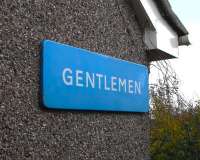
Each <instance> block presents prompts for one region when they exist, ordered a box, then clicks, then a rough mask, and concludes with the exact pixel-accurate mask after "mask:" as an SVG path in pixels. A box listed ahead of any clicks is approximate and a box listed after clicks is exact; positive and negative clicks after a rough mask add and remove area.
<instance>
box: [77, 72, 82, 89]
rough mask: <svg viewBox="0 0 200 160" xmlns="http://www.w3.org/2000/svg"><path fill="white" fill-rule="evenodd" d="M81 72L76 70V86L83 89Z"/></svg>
mask: <svg viewBox="0 0 200 160" xmlns="http://www.w3.org/2000/svg"><path fill="white" fill-rule="evenodd" d="M82 81H83V71H81V70H76V86H78V87H83V83H82Z"/></svg>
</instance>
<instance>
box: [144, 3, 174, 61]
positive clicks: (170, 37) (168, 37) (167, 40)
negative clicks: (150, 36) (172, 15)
mask: <svg viewBox="0 0 200 160" xmlns="http://www.w3.org/2000/svg"><path fill="white" fill-rule="evenodd" d="M140 1H141V3H142V5H143V7H144V9H145V11H146V13H147V14H148V17H149V18H150V20H151V22H152V24H153V26H154V27H155V29H156V39H157V49H159V50H162V51H164V52H166V53H168V54H170V55H172V56H174V57H177V56H178V35H177V33H176V32H175V31H174V30H173V29H172V27H170V25H169V24H168V23H167V22H166V20H165V19H164V18H163V17H162V16H161V14H160V12H159V10H158V8H157V6H156V4H155V2H154V1H153V0H140Z"/></svg>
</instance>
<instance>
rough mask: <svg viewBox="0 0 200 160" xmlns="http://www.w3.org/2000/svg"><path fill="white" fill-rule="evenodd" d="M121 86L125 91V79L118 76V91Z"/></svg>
mask: <svg viewBox="0 0 200 160" xmlns="http://www.w3.org/2000/svg"><path fill="white" fill-rule="evenodd" d="M123 88H124V92H125V93H126V79H123V80H122V79H121V78H119V92H120V91H121V89H123Z"/></svg>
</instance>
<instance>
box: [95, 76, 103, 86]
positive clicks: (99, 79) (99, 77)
mask: <svg viewBox="0 0 200 160" xmlns="http://www.w3.org/2000/svg"><path fill="white" fill-rule="evenodd" d="M96 76H97V77H98V81H99V89H101V78H102V77H103V75H102V74H99V73H97V74H96Z"/></svg>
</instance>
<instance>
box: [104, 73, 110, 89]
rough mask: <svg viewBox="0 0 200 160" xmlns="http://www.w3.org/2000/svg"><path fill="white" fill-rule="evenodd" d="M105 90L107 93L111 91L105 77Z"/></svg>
mask: <svg viewBox="0 0 200 160" xmlns="http://www.w3.org/2000/svg"><path fill="white" fill-rule="evenodd" d="M104 86H105V87H104V89H105V90H107V91H109V90H110V88H108V86H107V79H106V76H104Z"/></svg>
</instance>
